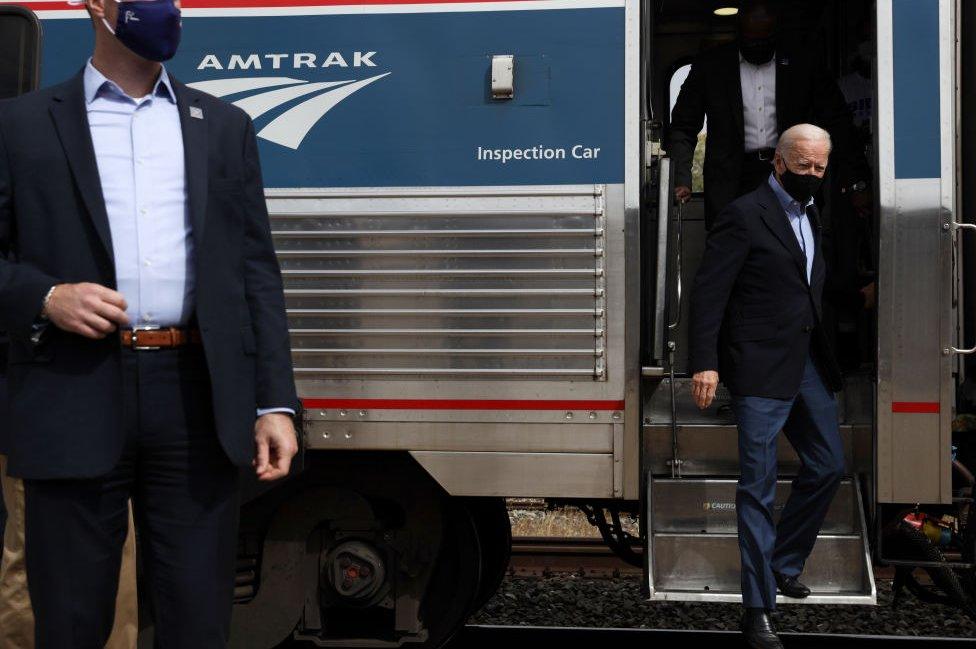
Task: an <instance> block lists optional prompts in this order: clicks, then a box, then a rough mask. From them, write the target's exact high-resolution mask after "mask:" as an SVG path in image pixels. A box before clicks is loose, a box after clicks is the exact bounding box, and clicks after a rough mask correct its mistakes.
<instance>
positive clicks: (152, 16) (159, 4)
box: [102, 0, 183, 62]
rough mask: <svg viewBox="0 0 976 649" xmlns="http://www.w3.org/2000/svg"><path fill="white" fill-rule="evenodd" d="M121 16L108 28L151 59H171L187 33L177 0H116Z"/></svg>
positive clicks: (133, 49) (121, 40)
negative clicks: (184, 32) (174, 0)
mask: <svg viewBox="0 0 976 649" xmlns="http://www.w3.org/2000/svg"><path fill="white" fill-rule="evenodd" d="M115 1H116V2H117V3H118V5H119V17H118V20H116V21H115V29H112V26H111V25H109V24H108V21H106V20H105V19H104V18H103V19H102V21H103V22H104V23H105V26H106V27H108V30H109V31H110V32H112V33H113V34H115V37H116V38H117V39H119V42H121V43H122V44H123V45H125V46H126V47H128V48H129V49H130V50H132V51H133V52H135V53H136V54H138V55H139V56H141V57H142V58H144V59H149V60H150V61H159V62H162V61H168V60H170V59H171V58H173V56H174V55H175V54H176V50H177V48H178V47H179V46H180V36H181V35H182V33H183V23H182V21H181V19H180V10H179V9H177V8H176V4H175V3H174V2H173V0H115Z"/></svg>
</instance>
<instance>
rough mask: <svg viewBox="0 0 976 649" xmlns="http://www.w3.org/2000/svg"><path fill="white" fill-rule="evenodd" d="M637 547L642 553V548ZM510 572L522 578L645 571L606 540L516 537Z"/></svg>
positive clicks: (607, 574)
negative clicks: (630, 561) (628, 560)
mask: <svg viewBox="0 0 976 649" xmlns="http://www.w3.org/2000/svg"><path fill="white" fill-rule="evenodd" d="M635 550H636V551H637V552H641V549H640V548H639V547H636V548H635ZM509 572H510V573H511V574H513V575H517V576H520V577H538V576H542V575H546V574H552V573H569V572H574V573H581V574H583V575H585V576H587V577H620V576H630V575H637V576H639V575H641V574H642V570H641V568H640V567H637V566H632V565H630V564H629V563H627V562H626V561H624V560H623V559H621V558H620V557H618V556H616V555H615V554H614V553H613V552H611V551H610V549H609V548H607V546H606V545H605V544H604V543H603V539H599V538H586V537H545V536H525V537H515V538H513V539H512V559H511V562H510V563H509Z"/></svg>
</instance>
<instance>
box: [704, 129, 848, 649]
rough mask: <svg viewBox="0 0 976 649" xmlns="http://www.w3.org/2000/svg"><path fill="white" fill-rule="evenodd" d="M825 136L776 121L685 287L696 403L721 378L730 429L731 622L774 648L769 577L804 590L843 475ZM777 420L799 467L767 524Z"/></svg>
mask: <svg viewBox="0 0 976 649" xmlns="http://www.w3.org/2000/svg"><path fill="white" fill-rule="evenodd" d="M830 147H831V144H830V136H829V135H828V134H827V132H826V131H824V130H823V129H821V128H819V127H816V126H813V125H810V124H800V125H797V126H794V127H791V128H789V129H787V130H786V131H784V133H783V135H782V136H781V137H780V140H779V144H778V146H777V148H776V153H775V156H774V160H773V164H774V171H773V173H772V174H770V176H769V178H768V179H767V181H766V182H764V183H762V184H761V185H760V186H759V188H758V189H756V190H755V191H753V192H751V193H749V194H746V195H745V196H743V197H741V198H739V199H737V200H735V201H734V202H732V203H731V204H730V205H729V206H728V207H726V208H725V209H724V210H723V211H722V212H721V213H719V215H718V218H717V219H716V221H715V225H714V227H713V228H712V229H711V231H710V232H709V234H708V238H707V241H706V245H705V253H704V255H703V257H702V265H701V267H700V268H699V269H698V274H697V276H696V278H695V285H694V289H693V291H692V298H691V339H690V342H691V355H690V366H691V372H692V373H693V379H692V390H693V394H694V398H695V401H696V402H697V404H698V406H699V407H700V408H707V407H708V406H709V404H711V402H712V399H713V398H714V396H715V390H716V387H717V385H718V382H719V378H720V377H721V380H722V381H723V382H724V383H725V384H726V386H727V387H728V389H729V392H730V394H731V396H732V407H733V410H734V412H735V415H736V421H737V425H738V429H739V467H740V478H739V484H738V488H737V490H736V513H737V516H738V528H739V547H740V553H741V559H742V599H743V605H744V606H745V609H746V610H745V614H744V616H743V626H742V629H743V632H744V633H745V635H746V640H747V642H748V643H749V645H750V646H751V647H754V648H756V649H777V648H781V647H782V644H781V643H780V641H779V639H778V638H777V636H776V633H775V630H774V629H773V626H772V624H771V622H770V619H769V612H770V611H772V610H773V609H775V608H776V591H777V588H778V589H779V590H780V592H782V593H783V594H784V595H786V596H788V597H796V598H803V597H806V596H807V595H809V594H810V589H809V588H807V587H806V586H804V585H803V584H802V583H801V582H800V581H799V579H798V577H799V575H800V573H801V572H802V570H803V565H804V562H805V561H806V559H807V557H808V556H809V555H810V552H811V550H812V549H813V545H814V542H815V541H816V540H817V534H818V533H819V530H820V527H821V525H822V524H823V521H824V518H825V517H826V514H827V509H828V507H829V506H830V503H831V501H832V500H833V497H834V494H835V493H836V491H837V488H838V486H839V484H840V480H841V478H842V477H843V475H844V453H843V448H842V445H841V438H840V430H839V428H838V425H837V404H836V401H835V398H834V394H833V393H834V392H835V391H838V390H840V389H841V379H840V372H839V370H838V368H837V364H836V362H835V360H834V357H833V354H832V353H831V350H830V348H829V344H828V340H827V336H826V334H825V332H824V329H823V325H822V323H821V301H822V297H823V289H824V277H825V274H826V273H825V268H824V258H825V255H824V251H823V248H824V244H825V241H824V239H825V238H824V237H823V236H822V232H821V225H820V219H819V216H818V214H817V209H816V206H815V205H814V204H813V195H814V194H815V193H816V191H817V189H818V187H819V184H820V181H821V179H822V178H823V175H824V173H825V172H826V170H827V161H828V156H829V154H830ZM780 430H782V431H783V432H784V433H786V436H787V438H788V439H789V441H790V443H791V444H792V445H793V448H794V449H796V452H797V454H798V455H799V456H800V460H801V462H802V468H801V470H800V473H799V475H798V476H797V477H796V479H795V480H794V481H793V486H792V491H791V493H790V497H789V500H788V501H787V503H786V506H785V507H784V509H783V511H782V514H781V516H780V520H779V522H778V523H777V524H775V525H774V523H773V501H774V498H775V491H776V447H777V437H778V435H779V431H780Z"/></svg>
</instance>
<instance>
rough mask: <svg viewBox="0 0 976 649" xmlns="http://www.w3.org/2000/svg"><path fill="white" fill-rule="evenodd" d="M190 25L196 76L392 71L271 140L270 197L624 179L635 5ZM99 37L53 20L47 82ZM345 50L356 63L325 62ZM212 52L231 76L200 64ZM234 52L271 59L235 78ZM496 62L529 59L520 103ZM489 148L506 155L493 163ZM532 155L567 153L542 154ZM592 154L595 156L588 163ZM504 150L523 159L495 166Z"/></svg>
mask: <svg viewBox="0 0 976 649" xmlns="http://www.w3.org/2000/svg"><path fill="white" fill-rule="evenodd" d="M184 27H185V29H184V40H183V45H182V47H181V50H180V54H179V55H178V57H177V58H176V59H175V60H174V61H173V62H172V63H171V64H170V65H169V66H168V69H170V70H171V71H172V72H173V73H174V74H175V75H176V76H177V77H178V78H179V79H180V80H181V81H184V82H195V81H204V80H211V79H222V78H233V77H258V76H282V77H291V78H294V79H301V80H303V81H307V82H309V83H315V82H330V81H331V82H335V81H359V80H363V79H367V78H370V77H372V76H376V75H380V74H383V73H387V72H389V73H390V74H389V76H387V77H384V78H382V79H379V80H377V81H375V82H373V83H371V84H369V85H368V86H366V87H363V88H361V89H359V90H357V91H356V92H355V93H353V94H351V95H349V97H348V98H345V99H343V100H342V102H341V103H339V104H338V105H336V106H335V108H333V109H332V110H331V111H329V112H328V113H327V114H325V116H324V117H323V118H322V119H321V120H320V121H317V122H316V123H315V125H314V126H313V127H312V128H311V130H310V131H309V132H308V135H307V137H306V138H305V139H304V140H302V142H301V144H300V145H299V146H298V148H297V149H292V148H289V147H288V146H283V145H281V144H278V143H275V142H274V141H267V140H264V139H262V140H260V143H261V156H262V164H263V167H264V174H265V184H266V185H267V186H269V187H302V186H305V187H329V186H418V185H419V186H426V185H508V184H567V183H619V182H622V181H623V175H624V10H623V9H622V8H609V9H585V10H546V11H508V12H505V11H499V12H476V13H433V14H386V15H383V14H380V15H332V16H274V17H234V18H224V17H221V18H217V17H214V18H209V17H208V18H204V17H196V18H187V19H185V21H184ZM90 31H91V28H90V26H89V24H88V21H87V20H76V19H72V20H69V19H48V20H45V21H44V36H45V46H44V59H43V60H44V68H43V82H44V84H45V85H50V84H53V83H56V82H59V81H61V80H63V79H65V78H67V77H68V76H70V75H71V74H73V73H74V72H76V71H77V70H78V69H79V67H80V66H81V65H82V64H83V62H84V60H85V57H86V55H87V53H88V52H89V51H90V46H91V45H90V43H91V37H90ZM373 51H375V52H376V54H375V55H373V56H372V57H371V58H369V59H368V61H369V62H370V63H373V64H374V65H373V66H370V65H368V64H367V63H365V62H364V61H363V59H362V58H361V59H360V63H361V66H360V67H355V65H354V64H355V53H356V52H361V53H364V54H363V55H364V56H365V53H368V52H373ZM331 52H338V53H339V58H341V60H343V61H344V62H345V63H346V64H347V65H348V66H349V67H345V68H344V67H341V66H340V65H331V66H330V67H328V68H322V67H321V64H323V63H324V62H326V61H327V60H328V57H329V54H330V53H331ZM282 53H283V54H287V55H288V56H287V57H284V58H281V59H278V60H279V65H280V67H279V68H278V69H274V67H273V61H274V59H273V58H269V57H266V56H265V55H266V54H282ZM299 53H306V54H309V53H311V54H315V55H316V59H315V61H316V65H317V66H319V67H316V68H315V69H310V68H308V67H301V68H298V69H296V68H294V63H295V57H294V55H295V54H299ZM208 54H212V55H215V57H216V60H217V61H219V62H220V64H221V65H222V66H223V67H224V68H225V69H224V70H216V69H212V68H208V69H203V70H199V69H198V68H199V66H200V64H201V62H202V61H203V60H204V58H205V57H206V55H208ZM234 54H236V55H239V56H240V57H241V60H247V59H248V58H249V57H251V55H255V54H256V55H258V58H259V59H260V60H261V61H262V69H261V70H256V69H254V68H253V67H252V68H251V69H248V70H241V69H240V66H239V65H238V69H236V70H228V69H226V68H227V67H229V64H230V58H231V56H232V55H234ZM492 54H514V55H515V56H516V78H515V88H516V96H515V99H514V100H512V101H492V100H491V99H490V98H489V96H488V91H487V87H488V79H489V76H490V75H489V68H490V61H489V57H490V55H492ZM339 58H337V57H333V59H332V62H333V63H337V62H338V61H339ZM213 60H214V59H210V61H211V62H213ZM303 60H304V61H306V62H307V61H309V59H308V58H305V59H303ZM267 90H270V89H267V88H266V89H264V90H260V91H251V92H249V93H244V94H242V95H231V96H229V97H228V99H230V100H232V101H233V100H238V99H240V98H241V97H243V96H249V95H254V94H258V93H259V92H264V91H267ZM316 96H317V95H316V94H309V95H306V96H303V97H300V98H295V99H293V100H291V101H288V102H286V103H284V104H281V105H280V106H278V107H277V108H275V109H273V110H270V111H269V112H267V113H265V114H264V115H262V116H261V117H259V118H258V119H256V120H255V124H256V127H257V129H258V131H261V129H263V128H264V127H266V126H267V125H268V124H269V123H271V122H272V121H273V120H274V119H276V118H277V117H279V116H280V115H281V114H283V113H284V112H285V111H287V110H288V109H291V108H294V107H295V106H297V105H299V104H300V103H301V102H302V101H304V100H307V99H308V98H310V97H311V98H314V97H316ZM267 133H270V131H268V132H266V134H267ZM577 145H582V147H585V148H580V149H577V150H576V152H577V153H578V154H580V156H581V157H574V156H573V147H574V146H577ZM479 147H481V148H482V150H483V151H484V150H490V151H492V153H491V154H486V155H485V156H483V159H481V160H479V159H478V149H479ZM532 147H544V148H545V149H549V150H552V151H554V153H551V154H549V153H547V152H545V151H543V150H542V149H540V150H539V151H540V152H539V153H533V152H532V151H531V148H532ZM596 148H599V149H600V150H599V152H598V153H594V151H593V150H594V149H596ZM514 149H519V150H523V152H522V153H519V154H515V153H513V152H512V151H514ZM527 149H529V151H528V153H527V155H528V156H529V158H530V159H527V160H526V159H519V160H516V159H514V156H515V155H518V156H519V157H525V155H526V152H525V150H527ZM586 149H589V150H590V151H589V153H590V155H591V157H582V156H584V155H585V154H586V153H587V151H586ZM505 150H509V151H510V153H508V154H506V153H504V151H505ZM559 151H562V152H563V156H562V157H561V156H560V154H559ZM496 152H497V154H498V157H505V156H506V155H509V156H512V159H510V160H507V161H506V162H504V163H503V162H502V161H501V160H500V159H492V158H495V157H496ZM537 155H538V156H539V157H540V158H541V159H535V157H534V156H537ZM546 155H551V156H552V157H551V158H550V159H548V160H547V159H545V157H546ZM594 155H595V157H593V156H594ZM485 158H488V159H485Z"/></svg>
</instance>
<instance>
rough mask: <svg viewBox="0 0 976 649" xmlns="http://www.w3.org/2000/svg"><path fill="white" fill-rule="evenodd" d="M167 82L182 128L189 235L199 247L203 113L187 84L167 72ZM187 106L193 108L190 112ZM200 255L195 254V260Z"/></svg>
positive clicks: (203, 206) (204, 182)
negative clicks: (189, 224) (168, 81)
mask: <svg viewBox="0 0 976 649" xmlns="http://www.w3.org/2000/svg"><path fill="white" fill-rule="evenodd" d="M170 83H171V84H172V85H173V89H174V91H175V92H176V103H177V106H179V111H180V126H181V128H182V130H183V156H184V159H185V165H186V195H187V206H188V208H189V211H190V223H191V225H192V226H193V238H194V240H195V241H196V242H197V245H198V246H199V245H200V244H201V243H202V242H203V229H204V226H205V225H206V214H207V188H208V184H209V180H208V178H207V166H208V165H207V160H208V158H209V152H210V147H209V146H208V142H207V115H206V114H204V112H203V109H202V108H201V107H200V105H199V104H200V98H199V97H190V96H189V95H190V93H189V92H188V91H187V87H186V86H185V85H183V84H182V83H180V82H179V81H177V80H176V79H175V78H174V77H173V76H172V75H170ZM191 108H192V109H193V111H192V114H191ZM199 257H200V255H197V258H198V259H199Z"/></svg>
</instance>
